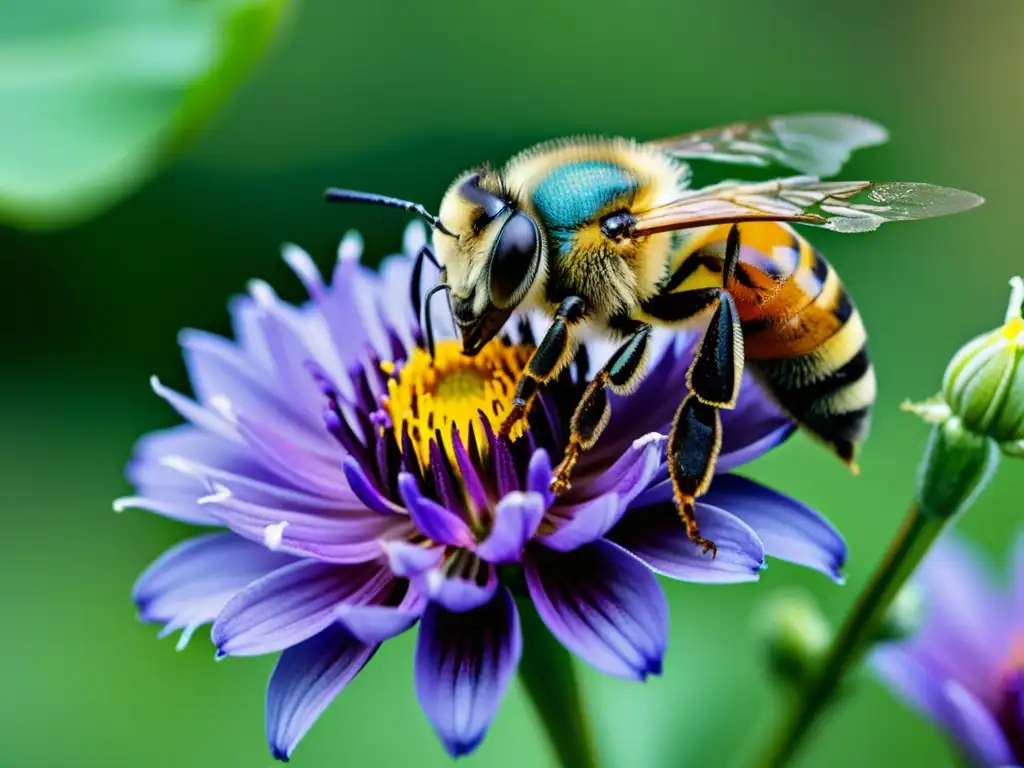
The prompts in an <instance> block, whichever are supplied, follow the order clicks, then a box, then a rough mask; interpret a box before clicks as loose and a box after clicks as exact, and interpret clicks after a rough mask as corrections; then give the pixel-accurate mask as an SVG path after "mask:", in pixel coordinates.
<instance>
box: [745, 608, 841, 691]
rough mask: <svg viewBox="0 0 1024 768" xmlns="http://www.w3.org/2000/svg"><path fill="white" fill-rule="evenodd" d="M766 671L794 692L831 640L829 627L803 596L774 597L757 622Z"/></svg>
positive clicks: (810, 671)
mask: <svg viewBox="0 0 1024 768" xmlns="http://www.w3.org/2000/svg"><path fill="white" fill-rule="evenodd" d="M759 629H760V632H759V634H760V636H761V639H762V642H763V643H764V649H765V655H766V660H767V663H768V668H769V670H770V671H771V673H772V675H773V676H774V677H776V678H777V679H779V680H781V681H782V682H784V683H786V684H787V685H790V686H792V687H794V688H799V687H801V686H802V685H803V684H804V683H805V682H806V681H807V680H808V679H809V677H810V675H811V673H812V672H813V671H814V669H816V668H817V665H818V663H819V662H820V661H821V659H822V657H823V656H824V654H825V651H826V650H827V649H828V645H829V643H830V642H831V640H832V627H831V626H830V625H829V623H828V621H827V620H826V619H825V617H824V616H823V615H822V614H821V611H820V610H819V609H818V606H817V604H816V603H815V602H814V601H813V600H811V599H810V598H809V597H808V596H807V595H804V594H801V593H786V594H780V595H774V596H773V597H772V598H771V600H769V601H768V604H767V605H766V606H765V609H764V612H763V614H762V616H761V622H760V627H759Z"/></svg>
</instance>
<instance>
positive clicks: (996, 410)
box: [942, 277, 1024, 455]
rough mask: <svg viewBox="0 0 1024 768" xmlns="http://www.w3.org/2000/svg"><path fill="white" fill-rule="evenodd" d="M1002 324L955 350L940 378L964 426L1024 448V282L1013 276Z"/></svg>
mask: <svg viewBox="0 0 1024 768" xmlns="http://www.w3.org/2000/svg"><path fill="white" fill-rule="evenodd" d="M1010 285H1011V286H1012V291H1011V296H1010V306H1009V309H1008V310H1007V312H1006V322H1005V323H1004V324H1003V327H1002V328H999V329H997V330H995V331H992V332H990V333H985V334H982V335H981V336H978V337H977V338H974V339H972V340H971V341H969V342H968V343H967V344H966V345H964V347H963V348H962V349H961V350H960V351H959V352H957V354H956V356H954V358H953V360H952V361H951V362H950V364H949V367H947V368H946V375H945V377H944V378H943V381H942V398H943V400H944V401H945V402H946V404H947V405H948V406H949V409H950V412H951V413H952V414H953V415H954V416H957V417H959V418H960V420H961V421H962V422H963V425H964V427H966V428H967V429H969V430H970V431H971V432H975V433H976V434H979V435H987V436H988V437H991V438H992V439H993V440H995V441H996V442H997V443H999V444H1000V446H1001V447H1003V446H1005V449H1006V451H1007V453H1012V454H1015V455H1018V454H1019V453H1020V452H1021V451H1022V450H1024V365H1022V362H1024V317H1022V316H1021V309H1022V304H1024V281H1022V280H1021V278H1019V277H1015V278H1013V279H1012V280H1011V281H1010Z"/></svg>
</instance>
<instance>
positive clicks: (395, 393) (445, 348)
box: [380, 339, 533, 473]
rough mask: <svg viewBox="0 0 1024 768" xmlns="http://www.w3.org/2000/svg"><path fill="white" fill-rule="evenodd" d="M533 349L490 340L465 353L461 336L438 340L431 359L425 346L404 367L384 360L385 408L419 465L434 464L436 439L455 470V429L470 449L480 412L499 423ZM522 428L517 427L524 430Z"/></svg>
mask: <svg viewBox="0 0 1024 768" xmlns="http://www.w3.org/2000/svg"><path fill="white" fill-rule="evenodd" d="M532 351H533V350H532V348H531V347H527V346H524V345H518V346H510V345H507V344H504V343H502V342H500V341H492V342H491V343H490V344H488V345H487V346H486V347H484V349H482V350H481V351H480V352H479V354H477V355H476V356H475V357H466V356H465V355H463V354H462V351H461V347H460V345H459V343H458V342H456V341H453V340H451V339H444V340H440V341H438V342H437V346H436V347H435V349H434V357H433V360H431V357H430V356H429V355H428V354H427V353H426V352H425V351H424V350H422V349H416V350H414V351H413V353H412V356H411V357H410V358H409V359H408V360H407V361H406V362H405V364H404V365H403V366H402V367H401V369H395V368H393V367H391V366H387V367H385V366H383V365H382V366H381V370H384V371H385V373H388V375H389V376H390V378H389V379H388V381H387V388H388V391H387V395H386V396H384V397H383V398H381V400H380V404H381V408H382V409H383V410H384V411H385V412H386V413H387V414H388V416H389V417H390V419H391V422H392V424H393V427H394V431H395V433H396V434H397V435H403V447H404V446H405V445H406V444H409V445H411V447H412V449H413V450H414V451H415V455H416V458H417V459H418V460H419V462H420V465H421V466H423V467H427V466H429V465H430V464H431V457H430V442H431V440H432V439H433V440H436V441H439V447H441V448H443V455H444V459H445V461H446V462H447V463H448V464H449V465H450V467H451V469H452V471H453V472H456V473H457V472H458V471H459V470H458V462H457V460H456V457H455V451H454V449H453V446H452V442H451V436H452V433H453V429H455V430H458V432H459V434H460V435H461V437H462V439H463V441H469V443H470V444H469V445H467V447H468V448H469V449H470V450H471V451H472V450H473V448H474V446H473V445H472V444H471V443H472V438H471V435H472V434H473V433H474V430H472V425H473V423H474V422H476V421H477V420H478V417H479V414H480V413H484V414H486V417H485V418H487V419H488V421H489V422H491V424H489V426H492V425H493V427H494V428H495V429H496V428H497V427H498V426H500V422H501V419H502V418H503V416H504V414H505V411H506V410H507V409H508V408H509V407H510V406H511V404H512V398H513V397H514V396H515V385H516V382H517V381H518V379H519V375H520V374H521V373H522V371H523V369H524V368H525V366H526V363H527V361H528V360H529V356H530V353H531V352H532ZM524 428H525V427H524V426H520V427H519V429H520V431H521V430H522V429H524ZM475 432H476V433H477V434H479V432H480V431H479V430H475ZM405 435H407V436H408V437H407V438H405V437H404V436H405ZM514 437H518V435H514ZM475 448H476V450H477V452H479V453H486V452H487V450H488V447H487V445H486V441H485V444H484V445H482V446H481V445H477V446H475ZM406 450H407V449H406Z"/></svg>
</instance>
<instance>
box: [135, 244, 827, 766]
mask: <svg viewBox="0 0 1024 768" xmlns="http://www.w3.org/2000/svg"><path fill="white" fill-rule="evenodd" d="M423 238H424V232H423V229H422V227H420V226H418V225H413V226H412V227H410V228H409V230H407V233H406V244H405V249H404V250H405V255H403V256H395V257H391V258H388V259H386V260H385V261H384V263H383V264H382V265H381V268H380V271H379V274H378V273H374V272H372V271H370V270H368V269H366V268H365V267H362V266H360V264H359V256H360V252H361V244H360V241H359V240H358V238H357V237H356V236H353V235H349V236H347V237H346V238H345V239H344V240H343V242H342V244H341V248H340V251H339V259H338V262H337V265H336V267H335V270H334V276H333V279H332V281H331V284H330V286H327V285H325V284H324V283H323V282H322V281H321V278H320V275H319V273H318V271H317V270H316V268H315V266H314V265H313V263H312V260H311V259H310V258H309V256H308V255H307V254H306V253H305V252H303V251H302V250H300V249H299V248H297V247H295V246H288V247H287V248H286V249H285V254H284V256H285V259H286V261H287V262H288V263H289V264H290V265H291V266H292V268H293V269H294V270H295V272H296V273H297V274H298V276H299V278H300V279H301V280H302V282H303V283H304V285H305V287H306V289H307V290H308V292H309V294H310V296H311V299H312V300H311V301H310V302H309V303H308V304H307V305H306V306H303V307H301V308H296V307H293V306H290V305H288V304H285V303H282V302H281V301H280V300H278V299H277V298H276V296H275V295H274V293H273V292H272V290H271V289H270V288H269V286H267V285H265V284H264V283H260V282H257V283H254V284H253V285H252V287H251V290H250V295H249V296H246V297H243V298H239V299H237V300H236V301H235V302H234V303H233V304H232V306H231V316H232V320H233V322H234V327H235V335H236V336H237V339H238V341H237V342H232V341H229V340H226V339H223V338H220V337H216V336H212V335H209V334H206V333H202V332H198V331H185V332H184V333H183V334H182V336H181V344H182V347H183V348H184V352H185V358H186V362H187V365H188V370H189V375H190V378H191V382H192V388H193V390H194V392H195V400H192V399H189V398H187V397H185V396H183V395H181V394H178V393H176V392H173V391H171V390H169V389H167V388H166V387H164V386H163V385H162V384H160V382H159V381H157V380H156V379H154V380H153V388H154V390H155V391H156V392H157V394H158V395H160V396H161V397H163V398H164V399H165V400H167V402H168V403H169V404H170V405H171V406H172V407H173V408H174V409H175V410H176V411H177V412H178V413H179V414H180V415H181V416H182V417H183V418H184V419H185V420H186V421H188V422H189V423H188V424H186V425H183V426H180V427H177V428H174V429H169V430H165V431H161V432H156V433H154V434H151V435H149V436H147V437H145V438H143V439H142V440H141V441H140V442H139V444H138V445H137V447H136V449H135V455H134V458H133V460H132V462H131V463H130V465H129V467H128V477H129V480H130V481H131V482H132V483H133V484H134V485H135V486H136V494H137V495H135V496H132V497H128V498H125V499H120V500H118V501H117V502H116V503H115V507H116V508H118V509H121V508H125V507H129V506H132V507H140V508H143V509H147V510H150V511H153V512H156V513H158V514H161V515H164V516H167V517H170V518H174V519H177V520H181V521H184V522H187V523H193V524H197V525H207V526H216V527H221V528H226V529H227V530H226V531H224V532H220V533H211V534H206V535H202V536H198V537H196V538H193V539H189V540H187V541H185V542H183V543H182V544H179V545H178V546H176V547H174V548H172V549H171V550H170V551H169V552H167V553H165V554H164V555H163V556H162V557H161V558H159V559H158V560H157V561H156V562H155V563H153V564H152V565H151V566H150V567H149V568H148V569H147V570H146V572H145V573H143V574H142V576H141V577H140V578H139V580H138V582H137V584H136V585H135V591H134V597H135V601H136V603H137V604H138V607H139V612H140V616H141V618H142V620H144V621H148V622H158V623H162V624H164V630H163V633H164V634H167V633H170V632H172V631H174V630H178V629H181V630H183V632H182V635H181V639H180V641H179V647H181V646H184V645H185V643H187V642H188V639H189V636H190V635H191V634H192V632H193V631H194V630H195V629H196V628H197V627H199V626H201V625H203V624H206V623H209V622H213V630H212V637H213V641H214V643H215V644H216V646H217V649H218V651H217V652H218V654H219V655H231V656H248V655H254V654H264V653H272V652H281V655H280V659H279V661H278V663H277V666H276V668H275V669H274V672H273V674H272V676H271V679H270V685H269V689H268V691H267V738H268V740H269V742H270V747H271V750H272V751H273V753H274V755H275V756H276V757H278V758H281V759H287V757H288V755H289V754H290V753H291V752H292V750H293V749H294V748H295V746H296V744H297V743H298V742H299V740H300V739H301V738H302V736H303V735H304V734H305V733H306V731H307V730H308V729H309V728H310V727H311V726H312V724H313V723H314V721H315V720H316V719H317V717H318V716H319V715H320V713H321V712H322V711H323V710H324V708H325V707H326V706H327V705H328V704H329V703H330V701H331V700H332V699H333V698H334V696H336V695H337V694H338V692H340V691H341V690H342V688H344V687H345V685H346V684H347V683H348V682H349V681H350V680H351V679H352V678H353V677H354V676H355V675H356V674H357V673H358V672H359V670H360V669H361V668H362V667H363V665H365V664H366V663H367V662H368V661H369V659H370V657H371V656H373V654H374V652H375V651H376V649H377V647H378V646H379V644H380V643H382V642H383V641H385V640H387V639H388V638H391V637H394V636H395V635H397V634H399V633H401V632H404V631H405V630H407V629H409V628H410V627H411V626H412V625H413V624H415V623H416V622H417V621H419V622H420V629H419V640H418V645H417V649H416V665H415V667H416V674H415V686H416V692H417V695H418V697H419V700H420V703H421V704H422V706H423V709H424V711H425V712H426V714H427V717H428V718H429V719H430V721H431V723H432V724H433V726H434V728H435V729H436V731H437V733H438V735H439V736H440V738H441V739H442V741H443V742H444V745H445V747H446V749H447V750H448V751H449V752H450V753H451V754H452V755H459V754H464V753H466V752H469V751H470V750H472V749H473V748H474V747H476V746H477V745H478V744H479V743H480V741H481V740H482V738H483V736H484V734H485V732H486V730H487V728H488V726H489V724H490V722H491V720H492V719H493V717H494V715H495V713H496V711H497V709H498V707H499V705H500V703H501V700H502V697H503V696H504V694H505V691H506V690H507V688H508V685H509V682H510V680H511V678H512V675H513V673H514V671H515V669H516V665H517V663H518V661H519V657H520V652H521V636H520V628H519V616H518V612H517V608H516V604H515V601H514V600H513V597H512V593H511V592H510V591H509V586H508V585H517V589H518V590H519V595H520V596H522V597H524V598H525V597H526V596H528V598H529V600H531V601H532V603H533V605H534V606H535V607H536V609H537V611H538V612H539V614H540V616H541V618H542V619H543V620H544V622H545V623H546V624H547V626H548V628H549V629H550V630H551V632H552V633H553V634H554V635H555V636H556V637H557V638H558V639H559V640H560V641H561V642H562V643H563V644H564V645H565V646H566V647H567V648H569V649H570V650H571V651H573V652H574V653H575V654H577V655H578V656H579V657H580V658H582V659H583V660H585V661H587V662H589V663H590V664H591V665H592V666H594V667H596V668H597V669H600V670H601V671H603V672H607V673H608V674H611V675H617V676H620V677H625V678H631V679H636V680H643V679H644V678H645V677H646V676H647V675H650V674H657V673H658V672H659V671H660V669H661V662H662V655H663V653H664V651H665V645H666V641H667V633H668V605H667V602H666V600H665V596H664V594H663V593H662V590H661V587H660V586H659V585H658V582H657V579H656V578H655V575H654V572H657V573H661V574H664V575H667V576H670V577H673V578H677V579H683V580H686V581H697V582H716V583H726V582H742V581H751V580H755V579H757V578H758V574H759V571H760V570H761V568H762V567H763V564H764V556H765V554H766V553H767V554H769V555H773V556H776V557H780V558H783V559H786V560H790V561H792V562H796V563H800V564H802V565H806V566H809V567H811V568H815V569H817V570H819V571H822V572H824V573H826V574H828V575H829V576H831V577H832V578H834V579H839V570H840V568H841V566H842V565H843V561H844V558H845V545H844V543H843V540H842V538H841V537H840V536H839V534H838V533H837V532H836V531H835V530H834V529H833V528H832V527H831V526H830V525H829V524H828V523H827V522H826V521H825V520H824V519H822V518H821V517H820V516H819V515H817V513H815V512H813V511H811V510H810V509H808V508H806V507H804V506H803V505H801V504H799V503H797V502H795V501H793V500H791V499H789V498H787V497H785V496H782V495H780V494H777V493H775V492H773V491H770V490H768V489H767V488H764V487H762V486H760V485H758V484H757V483H754V482H753V481H751V480H746V479H744V478H741V477H738V476H735V475H731V474H722V475H721V476H720V477H718V478H717V479H716V480H715V482H714V485H713V487H712V489H711V491H710V492H709V493H708V494H707V495H706V496H705V497H703V498H702V499H701V502H700V503H699V504H698V507H697V515H698V518H699V520H700V524H701V530H702V531H703V532H704V534H705V535H706V536H708V537H709V538H711V539H713V540H714V541H715V542H716V543H717V544H718V557H717V558H715V559H712V558H711V557H710V556H707V555H704V554H703V553H701V552H700V551H699V550H698V548H697V547H695V546H693V545H692V544H691V543H690V542H689V541H688V540H687V538H686V535H685V532H684V528H683V526H682V524H681V522H680V520H679V518H678V516H677V514H676V512H675V509H674V507H673V504H672V501H671V491H670V487H669V484H668V480H667V474H666V471H665V466H664V461H663V459H664V455H663V454H664V443H665V437H664V434H665V433H666V432H667V431H668V425H669V423H670V421H671V418H672V415H673V412H674V410H675V408H676V407H677V405H678V403H679V402H680V401H681V399H682V398H683V396H684V394H685V392H684V385H683V382H684V381H685V371H686V369H687V367H688V364H689V361H690V359H691V356H692V347H693V338H692V337H685V336H680V335H678V334H671V333H668V332H665V333H659V334H658V336H657V340H656V343H655V350H654V354H653V355H652V358H651V359H652V361H653V362H652V364H651V370H650V374H649V376H648V377H647V378H646V379H645V381H644V383H643V384H642V385H641V386H640V388H639V390H638V391H637V392H635V393H634V394H633V395H632V396H630V397H628V398H623V397H613V400H612V402H613V416H612V419H611V422H610V424H609V427H608V429H607V431H606V432H605V434H604V436H603V437H602V439H601V441H600V442H599V444H598V445H597V446H595V448H594V450H593V451H591V452H590V453H589V454H587V455H586V457H585V458H584V459H583V460H582V461H581V462H580V464H579V466H578V468H577V471H576V473H575V474H574V477H573V487H572V490H571V491H570V492H569V493H567V494H566V495H564V496H561V497H558V498H555V497H553V496H552V494H551V493H550V491H549V489H548V485H549V482H550V479H551V467H552V461H553V460H557V459H559V458H560V457H561V455H562V450H563V447H564V445H565V440H566V437H567V435H566V428H567V424H568V420H569V416H570V415H571V413H572V409H573V406H574V405H575V403H576V402H578V400H579V396H580V394H581V392H582V388H583V386H584V385H585V382H586V375H587V373H588V371H590V370H596V366H597V365H598V364H600V363H601V362H603V359H602V358H606V357H607V355H608V354H609V352H610V347H607V346H604V345H601V344H591V345H589V346H582V347H581V348H580V351H579V353H578V354H577V356H576V358H575V359H574V361H573V362H572V364H571V365H570V366H569V370H567V371H566V372H565V373H563V374H562V375H561V376H560V377H559V378H558V380H557V381H555V382H553V383H552V384H551V385H550V386H548V387H547V388H546V389H545V391H544V393H543V395H542V396H541V397H540V398H539V400H538V402H537V404H536V406H535V407H534V408H533V410H532V413H531V415H530V420H529V426H528V428H527V429H525V431H524V432H523V433H522V434H519V435H514V437H516V439H515V440H513V441H511V442H510V441H508V440H505V439H499V438H497V437H495V429H496V426H497V425H498V424H500V420H501V418H502V416H503V413H504V409H505V407H506V406H507V405H508V404H509V403H510V401H511V398H512V395H513V392H514V388H515V382H516V379H517V377H518V375H519V373H520V372H521V371H522V369H523V367H524V365H525V363H526V361H527V359H528V358H529V355H530V352H531V351H532V349H533V339H534V337H535V336H534V334H535V332H537V331H539V330H540V328H541V327H540V326H538V328H537V329H534V328H533V327H532V325H531V322H532V321H527V320H521V321H519V322H518V324H515V327H512V328H511V329H510V330H509V331H508V332H507V334H506V335H505V336H503V337H502V338H500V339H497V340H495V341H493V342H492V343H491V344H490V345H488V347H486V348H485V349H484V350H483V351H482V352H481V353H480V354H479V355H478V356H476V357H474V358H467V357H464V356H462V355H461V354H460V353H459V347H458V344H457V343H456V342H455V341H454V340H452V339H446V340H443V341H441V342H440V343H439V344H438V348H437V359H436V361H435V363H434V365H431V363H430V358H429V356H428V354H427V353H426V352H425V351H424V349H423V334H422V331H421V329H420V326H419V322H418V320H417V318H416V317H415V313H414V311H413V309H412V305H411V301H410V299H409V287H410V276H411V271H412V270H411V261H412V260H411V258H410V257H411V255H412V254H415V253H416V252H417V250H418V249H419V246H420V245H421V243H422V242H423ZM431 278H436V274H435V275H431V274H429V269H428V270H427V271H426V272H425V274H424V279H425V281H426V282H429V281H430V279H431ZM444 322H445V319H444V317H443V316H440V315H439V316H438V317H437V318H436V321H435V327H443V325H444ZM723 422H724V435H725V443H724V445H723V448H722V454H721V458H720V460H719V470H720V471H721V472H722V473H728V472H730V471H731V470H732V469H734V468H735V467H737V466H738V465H740V464H742V463H744V462H747V461H750V460H752V459H754V458H756V457H757V456H759V455H761V454H762V453H764V452H765V451H767V450H769V449H770V448H772V447H774V446H776V445H778V444H779V443H781V442H782V441H783V440H784V439H785V438H786V437H788V436H789V434H790V433H791V432H792V429H793V427H792V425H791V424H790V423H789V421H787V420H786V418H784V417H783V416H782V415H781V414H780V413H779V412H778V411H777V410H776V409H775V408H774V407H773V406H772V405H771V404H770V403H769V401H768V400H766V399H765V397H764V395H763V394H762V393H761V392H760V391H759V390H758V389H757V388H756V387H755V386H753V385H752V384H750V383H747V384H745V386H744V388H743V391H742V395H741V397H740V400H739V404H738V406H737V408H736V410H734V411H729V412H726V413H725V414H723ZM499 566H515V567H517V568H518V569H520V570H519V572H520V573H521V574H522V578H521V579H520V578H519V577H517V576H516V575H515V573H516V572H515V571H511V572H510V571H508V570H507V569H503V570H502V577H501V578H499V571H498V567H499ZM506 575H508V578H506Z"/></svg>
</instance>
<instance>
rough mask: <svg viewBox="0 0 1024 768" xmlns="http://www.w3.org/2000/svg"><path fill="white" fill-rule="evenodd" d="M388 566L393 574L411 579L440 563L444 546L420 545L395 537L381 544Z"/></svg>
mask: <svg viewBox="0 0 1024 768" xmlns="http://www.w3.org/2000/svg"><path fill="white" fill-rule="evenodd" d="M383 547H384V552H385V554H386V555H387V558H388V566H390V568H391V572H392V573H394V574H395V576H400V577H402V578H408V579H412V578H415V577H417V576H419V575H421V574H423V573H425V572H427V571H429V570H430V569H432V568H436V567H437V566H438V565H440V564H441V558H442V557H444V547H421V546H420V545H418V544H410V543H409V542H408V541H402V540H400V539H396V540H395V541H387V542H384V544H383Z"/></svg>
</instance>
